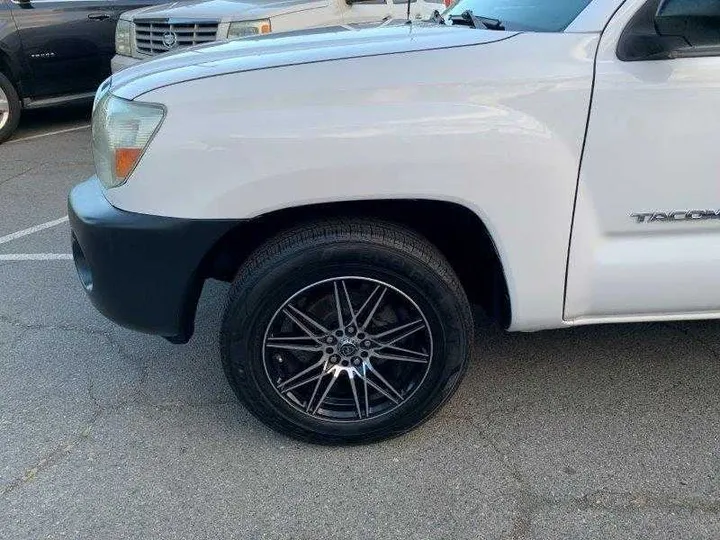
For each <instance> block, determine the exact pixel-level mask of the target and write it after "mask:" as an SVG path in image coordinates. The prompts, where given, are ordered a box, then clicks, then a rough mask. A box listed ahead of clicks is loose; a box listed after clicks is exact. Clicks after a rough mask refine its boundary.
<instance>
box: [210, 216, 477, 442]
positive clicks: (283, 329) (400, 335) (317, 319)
mask: <svg viewBox="0 0 720 540" xmlns="http://www.w3.org/2000/svg"><path fill="white" fill-rule="evenodd" d="M472 336H473V323H472V312H471V310H470V306H469V303H468V299H467V297H466V295H465V292H464V290H463V288H462V286H461V284H460V282H459V280H458V278H457V276H456V275H455V273H454V271H453V269H452V268H451V266H450V264H449V263H448V262H447V260H446V259H445V258H444V257H443V255H442V254H441V253H440V252H439V251H438V250H437V248H435V246H433V245H432V244H431V243H430V242H428V241H427V240H426V239H424V238H423V237H421V236H419V235H417V234H416V233H414V232H412V231H411V230H408V229H406V228H404V227H402V226H398V225H394V224H390V223H383V222H377V221H369V220H362V219H348V220H336V221H327V222H317V223H313V224H308V225H305V226H301V227H298V228H295V229H292V230H290V231H288V232H285V233H283V234H281V235H279V236H278V237H276V238H274V239H272V240H270V241H269V242H267V243H266V244H265V245H263V246H262V247H260V248H259V249H258V250H257V251H256V252H255V253H254V254H253V255H252V256H251V257H250V258H249V259H248V260H247V261H246V262H245V263H244V264H243V265H242V267H241V268H240V270H239V272H238V274H237V277H236V279H235V281H234V283H233V285H232V287H231V290H230V293H229V297H228V302H227V305H226V310H225V315H224V319H223V323H222V330H221V335H220V342H221V353H222V361H223V366H224V369H225V373H226V375H227V378H228V381H229V382H230V384H231V386H232V387H233V389H234V391H235V393H236V394H237V396H238V398H239V399H240V401H241V402H242V403H244V405H245V406H246V407H247V409H248V410H250V412H251V413H252V414H253V415H255V416H256V417H257V418H259V419H260V420H261V421H262V422H264V423H265V424H267V425H268V426H270V427H271V428H273V429H275V430H277V431H279V432H281V433H284V434H286V435H289V436H291V437H294V438H297V439H301V440H304V441H308V442H312V443H319V444H361V443H370V442H375V441H379V440H383V439H387V438H391V437H395V436H398V435H401V434H403V433H405V432H407V431H409V430H411V429H413V428H414V427H416V426H417V425H419V424H421V423H422V422H423V421H425V420H427V419H428V418H429V417H430V416H431V415H432V414H433V413H434V412H436V411H437V410H438V409H439V408H440V407H441V406H442V405H443V403H445V401H447V400H448V399H449V398H450V396H451V395H452V394H453V392H454V391H455V390H456V388H457V387H458V385H459V383H460V380H461V379H462V376H463V374H464V373H465V370H466V368H467V365H468V362H469V359H470V356H471V348H472Z"/></svg>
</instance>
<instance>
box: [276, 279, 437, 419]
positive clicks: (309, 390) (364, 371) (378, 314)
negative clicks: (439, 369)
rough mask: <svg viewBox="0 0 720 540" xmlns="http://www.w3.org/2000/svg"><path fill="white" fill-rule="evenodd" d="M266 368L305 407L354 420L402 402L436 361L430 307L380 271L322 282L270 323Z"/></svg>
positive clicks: (288, 398) (319, 413) (292, 402)
mask: <svg viewBox="0 0 720 540" xmlns="http://www.w3.org/2000/svg"><path fill="white" fill-rule="evenodd" d="M263 352H264V363H265V371H266V373H267V375H268V377H269V379H270V382H271V383H272V384H273V385H274V386H275V389H276V390H277V391H278V392H279V393H280V395H281V396H283V397H284V398H285V400H286V401H287V402H288V403H289V404H290V405H292V406H294V407H296V408H298V409H299V410H301V411H303V412H305V413H307V414H310V415H313V416H317V417H318V418H323V419H327V420H337V421H344V422H352V421H358V420H363V419H367V418H373V417H376V416H378V415H381V414H385V413H388V412H390V411H392V410H393V409H395V408H396V407H399V406H400V405H401V404H402V403H403V402H404V401H405V400H406V399H407V398H408V397H410V396H411V395H412V393H413V392H414V391H415V390H416V389H417V388H418V387H419V386H420V385H421V384H422V381H423V379H425V375H426V374H427V371H428V369H429V367H430V364H431V362H432V352H433V350H432V335H431V332H430V326H429V325H428V322H427V319H426V318H425V315H423V313H422V311H420V308H419V307H418V306H417V304H415V302H413V301H412V300H411V299H410V298H408V296H407V295H405V294H403V293H402V292H400V291H399V290H397V289H396V288H395V287H393V286H391V285H389V284H387V283H383V282H379V281H376V280H373V279H366V278H358V277H341V278H336V279H329V280H325V281H321V282H319V283H315V284H312V285H310V286H309V287H306V288H305V289H303V290H302V291H300V292H298V293H296V294H295V295H293V296H292V298H290V299H289V300H288V301H287V302H285V303H284V304H283V305H282V306H281V308H280V309H279V310H278V312H277V313H276V314H275V316H274V317H273V319H272V320H271V321H270V324H269V325H268V329H267V333H266V336H265V349H264V351H263Z"/></svg>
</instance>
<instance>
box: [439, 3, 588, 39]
mask: <svg viewBox="0 0 720 540" xmlns="http://www.w3.org/2000/svg"><path fill="white" fill-rule="evenodd" d="M591 1H592V0H455V1H454V2H453V3H452V4H451V5H450V7H448V9H447V10H446V11H445V12H444V13H443V17H444V18H445V19H448V18H449V16H450V15H460V14H461V13H463V12H464V11H467V10H471V11H472V12H473V15H476V16H478V17H489V18H492V19H498V20H500V21H502V23H503V26H505V28H506V29H507V30H529V31H536V32H561V31H563V30H565V28H567V26H568V25H569V24H570V23H571V22H573V20H575V17H577V16H578V15H579V14H580V12H581V11H582V10H583V9H585V7H586V6H587V5H588V4H589V3H590V2H591Z"/></svg>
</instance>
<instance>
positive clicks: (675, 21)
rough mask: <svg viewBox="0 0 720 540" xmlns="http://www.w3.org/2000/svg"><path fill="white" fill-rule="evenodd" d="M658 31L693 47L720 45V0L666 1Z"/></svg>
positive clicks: (658, 19) (657, 19) (657, 20)
mask: <svg viewBox="0 0 720 540" xmlns="http://www.w3.org/2000/svg"><path fill="white" fill-rule="evenodd" d="M655 30H656V31H657V33H658V35H660V36H664V37H680V38H683V39H684V40H685V41H686V42H687V43H688V45H690V46H692V47H702V46H705V45H720V1H718V0H663V1H662V2H660V6H659V7H658V10H657V13H655Z"/></svg>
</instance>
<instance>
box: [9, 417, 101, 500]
mask: <svg viewBox="0 0 720 540" xmlns="http://www.w3.org/2000/svg"><path fill="white" fill-rule="evenodd" d="M100 415H101V410H100V409H98V410H96V411H95V413H93V416H92V417H91V419H90V421H89V422H88V423H87V424H86V425H85V426H84V427H83V429H81V430H80V431H79V432H78V433H77V434H76V435H75V436H74V437H73V438H71V439H70V440H69V441H65V442H63V443H62V444H60V445H59V446H57V447H56V448H55V449H54V450H52V451H51V452H50V453H48V454H47V455H45V456H44V457H42V458H41V459H40V460H39V461H38V462H37V463H35V464H34V465H33V466H31V467H28V468H26V469H25V472H24V473H23V475H22V476H19V477H17V478H15V479H14V480H11V481H10V483H9V484H7V485H6V486H4V487H3V489H2V492H0V496H3V497H4V496H6V495H9V494H10V493H11V492H12V491H14V490H16V489H17V488H19V487H20V486H22V485H24V484H26V483H28V482H31V481H32V480H34V479H35V478H36V477H37V475H38V474H39V473H41V472H43V471H44V470H45V469H47V468H49V467H51V466H52V465H55V464H56V463H59V462H61V461H62V459H63V458H65V457H67V456H69V455H70V454H71V453H72V451H73V450H74V449H75V448H76V447H77V446H78V445H79V444H80V443H82V442H84V441H85V440H87V439H88V438H89V437H90V431H91V430H92V427H93V426H94V425H95V423H96V422H97V421H98V419H99V418H100Z"/></svg>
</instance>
